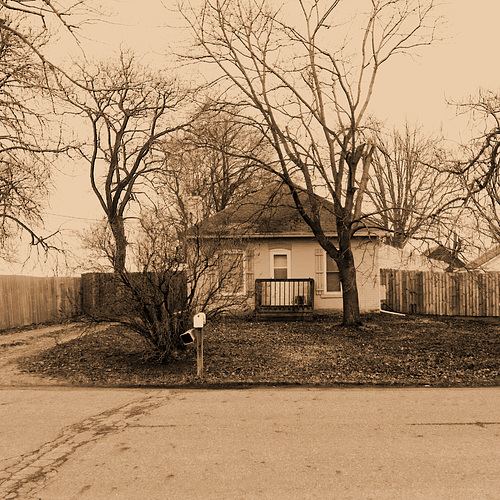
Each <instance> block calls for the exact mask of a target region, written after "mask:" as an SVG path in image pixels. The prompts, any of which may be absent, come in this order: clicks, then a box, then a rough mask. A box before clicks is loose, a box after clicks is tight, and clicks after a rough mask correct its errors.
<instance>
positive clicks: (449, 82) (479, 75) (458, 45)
mask: <svg viewBox="0 0 500 500" xmlns="http://www.w3.org/2000/svg"><path fill="white" fill-rule="evenodd" d="M103 3H104V2H103ZM163 3H164V4H165V5H173V4H174V2H173V1H171V0H164V2H163ZM353 3H355V2H353ZM105 5H106V7H107V8H109V10H110V12H111V11H114V13H115V14H114V15H113V18H112V21H113V23H97V24H95V25H93V26H92V27H91V28H90V29H89V30H88V31H86V32H84V33H86V34H88V36H89V37H90V38H91V39H92V41H86V40H82V46H83V47H84V48H85V49H86V50H89V51H90V52H93V53H94V54H99V55H102V54H106V53H108V54H110V53H112V52H113V51H115V50H116V48H117V47H119V46H120V44H122V43H125V44H126V45H128V46H129V47H132V48H134V50H135V51H136V52H137V53H139V54H141V53H144V54H146V53H149V54H150V55H151V54H153V53H154V54H155V55H154V60H155V61H156V62H157V63H158V64H160V61H162V56H161V53H164V52H166V53H168V52H169V45H170V44H175V42H176V41H178V40H180V39H182V38H183V37H185V36H186V32H185V31H184V32H183V31H181V30H180V29H179V17H178V15H176V14H175V13H174V11H173V10H169V9H167V8H165V7H164V6H163V5H162V1H161V0H141V1H138V0H109V1H107V2H106V3H105ZM441 11H442V14H443V16H444V17H445V18H446V21H447V29H446V32H444V33H443V35H444V36H445V37H446V40H445V41H443V42H440V43H436V44H435V45H433V46H430V47H426V48H424V49H423V50H421V51H420V56H419V57H418V58H416V59H410V58H401V57H400V58H398V59H394V60H393V61H392V62H391V63H389V65H388V66H387V67H386V68H385V70H384V71H383V72H381V74H380V78H379V80H378V83H377V87H376V91H375V94H374V98H373V102H372V105H373V106H372V110H373V111H374V113H375V114H376V116H377V117H378V118H379V119H382V120H384V121H386V123H387V124H388V125H391V124H394V125H401V124H402V123H403V122H404V120H405V119H408V120H409V121H410V123H415V122H418V123H420V124H421V125H423V126H424V127H425V128H426V129H427V130H429V131H432V130H439V129H441V128H442V130H443V132H444V133H445V134H446V135H448V136H449V137H450V138H451V139H453V140H459V138H460V136H462V135H463V136H464V137H468V136H469V132H468V130H467V126H466V124H465V122H464V121H463V120H462V121H459V120H454V116H455V111H454V109H453V107H450V106H448V105H447V104H446V100H447V99H448V100H453V101H460V100H463V99H465V98H466V97H467V96H469V95H474V94H475V93H477V91H478V88H479V87H484V88H487V89H490V90H498V89H499V87H500V68H499V66H498V20H499V19H500V2H499V1H498V0H474V2H472V1H470V0H451V1H449V2H445V3H444V4H443V5H442V7H441ZM84 33H82V34H84ZM69 46H70V45H69V42H68V41H66V40H64V38H63V39H62V41H61V44H60V46H59V51H58V52H57V54H58V56H60V57H63V56H65V55H67V54H68V53H69V52H68V50H67V49H68V47H69ZM71 52H73V53H76V54H77V53H78V49H77V48H76V47H74V46H73V48H72V49H71ZM69 167H70V166H69V165H68V168H65V172H66V173H65V174H64V175H62V176H56V177H55V180H56V182H57V186H56V187H57V188H58V190H57V192H56V193H54V194H53V196H52V201H51V206H50V208H48V209H47V211H48V212H49V213H50V214H55V215H50V220H48V221H47V222H48V225H49V226H50V228H55V227H59V226H61V227H62V228H63V229H65V230H70V229H71V228H81V227H84V226H85V225H86V224H87V223H88V222H89V221H90V220H91V219H93V218H96V217H101V212H100V209H99V207H98V204H97V201H96V200H95V199H94V197H93V195H91V193H90V188H89V184H88V176H87V175H86V174H84V173H81V174H80V175H77V172H72V171H71V169H70V168H69ZM4 267H5V266H4ZM6 271H8V272H21V270H20V269H19V267H15V268H10V269H9V270H6V269H2V264H1V263H0V272H6Z"/></svg>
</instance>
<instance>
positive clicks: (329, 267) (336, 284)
mask: <svg viewBox="0 0 500 500" xmlns="http://www.w3.org/2000/svg"><path fill="white" fill-rule="evenodd" d="M325 256H326V266H325V269H326V272H325V280H326V283H325V291H326V293H336V292H342V284H341V282H340V273H339V268H338V267H337V263H336V262H335V261H334V260H333V259H332V258H331V257H330V256H329V255H327V254H326V253H325Z"/></svg>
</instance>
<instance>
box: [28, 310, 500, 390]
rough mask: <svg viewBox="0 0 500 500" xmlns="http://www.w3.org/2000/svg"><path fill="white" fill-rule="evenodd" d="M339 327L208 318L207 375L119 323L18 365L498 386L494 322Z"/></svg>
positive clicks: (499, 358)
mask: <svg viewBox="0 0 500 500" xmlns="http://www.w3.org/2000/svg"><path fill="white" fill-rule="evenodd" d="M338 323H339V318H323V319H321V320H317V321H313V322H289V323H283V322H280V323H272V322H251V321H242V320H228V319H226V320H219V321H217V322H215V321H213V322H211V323H210V324H209V325H207V327H205V329H204V347H205V350H204V360H205V370H204V380H203V381H200V380H199V379H198V378H196V354H195V350H194V349H193V348H189V349H188V350H186V351H185V352H183V353H180V354H179V355H178V356H177V358H176V360H175V361H173V362H172V363H170V364H169V365H161V364H158V363H156V362H154V361H153V360H152V359H151V357H150V356H148V355H147V350H146V346H145V344H144V343H143V341H142V340H141V338H140V337H137V336H135V335H134V334H133V333H131V332H129V331H126V330H124V329H123V328H122V327H118V326H110V327H109V328H108V329H107V330H105V331H101V332H98V333H87V334H86V335H83V336H81V337H80V338H78V339H75V340H72V341H69V342H67V343H65V344H60V345H57V346H55V347H54V348H52V349H50V350H48V351H45V352H44V353H42V354H40V355H38V356H35V357H33V358H30V359H26V360H24V361H23V362H22V368H23V369H24V370H26V371H29V372H33V373H37V374H41V375H47V376H51V377H59V378H60V379H62V380H65V381H68V382H70V383H74V384H84V385H110V386H130V385H160V386H181V385H197V386H199V385H204V386H217V387H220V386H228V385H234V384H236V385H242V384H244V385H248V384H270V385H278V384H292V385H321V386H334V385H376V386H419V385H425V386H492V385H499V384H500V322H482V321H480V320H472V319H471V320H467V319H453V318H448V319H434V318H419V317H392V316H390V317H386V316H383V315H370V316H367V317H366V318H365V322H364V325H363V326H362V327H361V328H359V327H358V328H356V327H353V328H349V327H343V326H341V325H339V324H338Z"/></svg>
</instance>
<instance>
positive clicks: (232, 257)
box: [200, 182, 380, 318]
mask: <svg viewBox="0 0 500 500" xmlns="http://www.w3.org/2000/svg"><path fill="white" fill-rule="evenodd" d="M301 199H302V201H303V203H304V204H305V206H306V207H307V206H308V202H307V196H306V194H305V193H303V194H301ZM318 200H319V201H320V204H321V210H322V221H323V228H324V230H325V232H326V234H327V236H328V237H329V238H332V239H333V240H336V237H337V232H336V224H335V217H334V216H333V213H332V204H331V203H330V202H328V201H327V200H325V199H324V198H319V197H318ZM200 234H202V235H203V238H204V239H205V240H207V241H209V240H213V241H217V242H219V243H221V242H222V243H221V248H222V250H221V251H220V252H219V254H218V259H219V261H220V265H219V269H220V272H221V273H222V274H224V275H225V276H226V277H227V276H229V277H230V278H231V286H225V287H223V289H222V290H220V292H221V293H224V294H225V295H226V296H227V294H229V293H232V294H234V295H238V296H240V297H243V298H244V301H243V302H244V305H245V307H246V308H247V309H254V310H255V311H256V313H257V316H258V317H260V318H266V317H271V316H276V315H281V316H286V317H290V315H294V316H298V317H303V316H310V315H312V314H313V313H315V312H331V311H341V310H342V286H341V283H340V279H339V272H338V268H337V266H336V264H335V262H334V261H333V260H332V259H331V258H330V257H328V256H327V255H326V252H325V251H324V250H323V249H322V248H321V247H320V245H319V243H318V242H317V241H316V239H315V238H314V235H313V233H312V231H311V229H310V228H309V226H308V225H307V224H306V223H305V222H304V220H303V219H302V217H301V215H300V214H299V212H298V210H297V208H296V206H295V204H294V201H293V199H292V196H291V194H290V192H289V190H288V187H287V186H286V185H283V184H282V183H280V182H274V183H271V184H270V185H269V186H268V187H266V188H265V189H263V190H261V191H258V192H257V193H255V194H253V195H251V196H248V197H247V198H246V200H245V201H244V202H242V203H240V204H239V205H238V206H234V207H228V208H226V209H225V210H223V211H221V212H219V213H218V214H216V215H214V216H213V217H211V218H208V219H206V220H204V221H202V222H201V224H200ZM378 246H379V235H378V234H377V233H376V232H374V231H370V230H369V229H368V228H360V229H359V230H358V231H357V232H356V233H355V236H354V237H353V240H352V247H353V253H354V258H355V262H356V267H357V284H358V293H359V303H360V309H361V311H362V312H368V311H374V310H379V308H380V294H379V287H380V279H379V265H378V260H377V259H378V255H377V251H378ZM224 262H227V264H224Z"/></svg>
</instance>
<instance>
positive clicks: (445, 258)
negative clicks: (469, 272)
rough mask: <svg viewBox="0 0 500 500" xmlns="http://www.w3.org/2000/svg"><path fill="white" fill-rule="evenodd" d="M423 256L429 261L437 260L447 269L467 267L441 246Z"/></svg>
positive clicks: (451, 252)
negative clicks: (446, 265) (445, 265)
mask: <svg viewBox="0 0 500 500" xmlns="http://www.w3.org/2000/svg"><path fill="white" fill-rule="evenodd" d="M425 255H426V256H427V257H428V258H429V259H433V260H438V261H441V262H444V263H445V264H448V266H449V267H448V269H449V270H453V269H464V268H466V267H467V265H466V264H465V262H464V261H462V260H461V259H460V258H458V257H457V256H456V255H455V254H454V252H453V251H452V250H450V249H449V248H446V247H445V246H443V245H438V246H437V247H435V248H433V249H430V250H428V251H427V252H425Z"/></svg>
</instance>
